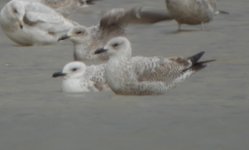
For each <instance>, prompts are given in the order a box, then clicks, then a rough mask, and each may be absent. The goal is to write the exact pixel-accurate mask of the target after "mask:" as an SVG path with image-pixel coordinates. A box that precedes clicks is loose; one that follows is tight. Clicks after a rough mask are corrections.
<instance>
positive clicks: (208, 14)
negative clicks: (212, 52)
mask: <svg viewBox="0 0 249 150" xmlns="http://www.w3.org/2000/svg"><path fill="white" fill-rule="evenodd" d="M165 2H166V6H167V10H168V11H169V13H170V14H171V15H172V16H173V17H174V19H175V20H176V22H177V23H178V31H180V30H181V25H182V24H188V25H198V24H201V25H202V29H204V24H206V23H208V22H210V21H211V20H213V17H214V16H215V15H216V14H219V13H224V14H227V12H225V11H220V10H218V9H217V6H216V5H217V4H216V0H165Z"/></svg>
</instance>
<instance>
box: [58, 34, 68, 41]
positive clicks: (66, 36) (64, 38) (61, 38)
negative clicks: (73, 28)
mask: <svg viewBox="0 0 249 150" xmlns="http://www.w3.org/2000/svg"><path fill="white" fill-rule="evenodd" d="M69 38H70V37H69V36H68V35H63V36H61V37H60V38H59V39H58V41H62V40H66V39H69Z"/></svg>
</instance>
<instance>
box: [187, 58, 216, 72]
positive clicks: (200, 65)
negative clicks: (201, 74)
mask: <svg viewBox="0 0 249 150" xmlns="http://www.w3.org/2000/svg"><path fill="white" fill-rule="evenodd" d="M213 61H216V59H210V60H204V61H199V62H197V63H195V64H194V65H193V66H192V67H191V69H192V70H195V71H198V70H201V69H203V68H205V67H206V66H207V65H206V64H207V63H210V62H213Z"/></svg>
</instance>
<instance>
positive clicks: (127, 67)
mask: <svg viewBox="0 0 249 150" xmlns="http://www.w3.org/2000/svg"><path fill="white" fill-rule="evenodd" d="M101 53H106V54H107V55H109V56H110V59H109V61H108V62H107V64H106V68H105V78H106V81H107V83H108V85H109V86H110V88H111V89H112V90H113V91H114V92H115V93H116V94H122V95H156V94H164V93H165V92H166V91H167V89H169V88H170V87H172V86H174V85H175V84H176V83H178V82H180V81H183V80H184V79H186V78H187V77H189V76H191V75H192V74H193V73H194V72H196V71H199V70H201V69H202V68H204V67H205V66H206V63H208V62H211V61H214V60H207V61H199V59H200V58H201V57H202V55H203V54H204V52H200V53H198V54H195V55H193V56H191V57H188V58H183V57H171V58H163V57H139V56H137V57H132V56H131V55H132V49H131V45H130V42H129V40H128V39H127V38H125V37H116V38H113V39H111V40H110V41H109V42H108V43H107V44H106V46H105V47H104V48H101V49H98V50H96V51H95V54H101Z"/></svg>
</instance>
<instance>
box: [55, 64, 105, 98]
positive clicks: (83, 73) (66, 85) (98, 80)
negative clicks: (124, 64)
mask: <svg viewBox="0 0 249 150" xmlns="http://www.w3.org/2000/svg"><path fill="white" fill-rule="evenodd" d="M104 71H105V65H104V64H101V65H91V66H86V65H85V64H84V63H82V62H77V61H74V62H70V63H68V64H66V65H65V66H64V68H63V70H62V72H56V73H54V74H53V77H59V76H63V81H62V90H63V91H64V92H69V93H78V92H90V91H95V92H97V91H103V90H108V89H109V86H108V85H107V84H106V80H105V78H104Z"/></svg>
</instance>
